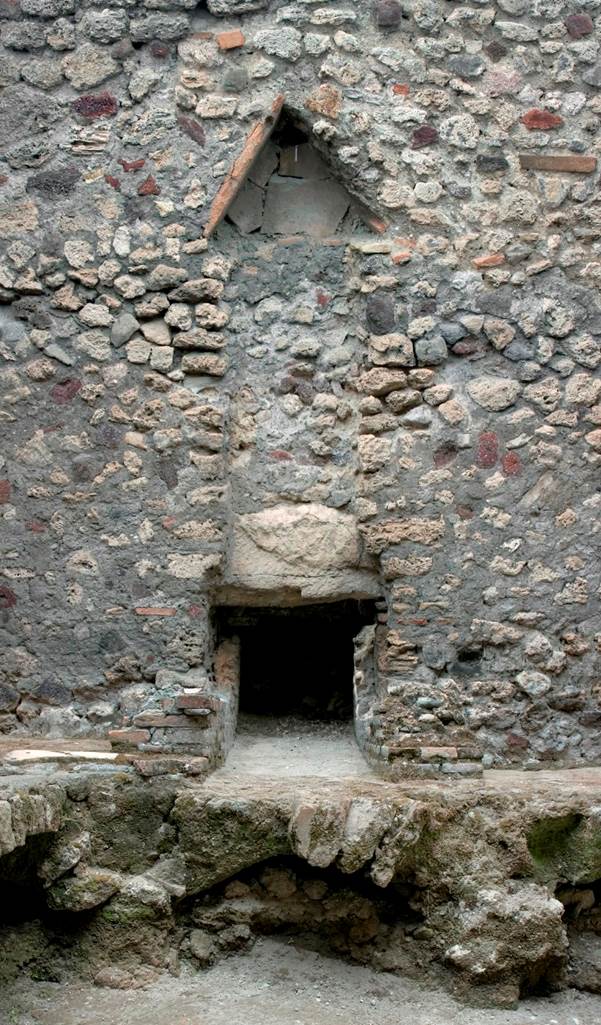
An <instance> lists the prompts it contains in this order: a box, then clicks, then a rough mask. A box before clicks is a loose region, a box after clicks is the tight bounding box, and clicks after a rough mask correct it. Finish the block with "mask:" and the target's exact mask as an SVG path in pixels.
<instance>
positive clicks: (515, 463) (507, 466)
mask: <svg viewBox="0 0 601 1025" xmlns="http://www.w3.org/2000/svg"><path fill="white" fill-rule="evenodd" d="M501 466H502V469H503V473H504V474H505V476H506V477H519V475H520V473H521V472H522V460H521V459H520V457H519V455H518V454H517V452H506V453H505V455H504V456H503V459H502V460H501Z"/></svg>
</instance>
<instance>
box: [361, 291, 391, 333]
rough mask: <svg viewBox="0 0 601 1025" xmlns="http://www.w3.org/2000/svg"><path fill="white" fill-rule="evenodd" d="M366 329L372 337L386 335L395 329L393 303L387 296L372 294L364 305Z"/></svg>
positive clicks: (378, 293) (377, 293) (379, 293)
mask: <svg viewBox="0 0 601 1025" xmlns="http://www.w3.org/2000/svg"><path fill="white" fill-rule="evenodd" d="M366 314H367V328H368V330H369V331H370V332H371V334H373V335H388V334H391V333H392V332H393V331H394V329H395V315H394V303H393V301H392V298H391V297H390V296H389V295H385V294H384V293H382V292H372V294H371V295H369V296H368V297H367V303H366Z"/></svg>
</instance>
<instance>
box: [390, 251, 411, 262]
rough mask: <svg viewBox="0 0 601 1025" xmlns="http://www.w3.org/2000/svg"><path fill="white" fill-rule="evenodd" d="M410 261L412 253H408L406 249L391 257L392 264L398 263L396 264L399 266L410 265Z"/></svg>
mask: <svg viewBox="0 0 601 1025" xmlns="http://www.w3.org/2000/svg"><path fill="white" fill-rule="evenodd" d="M410 259H411V253H410V252H408V251H407V250H406V249H405V250H403V251H402V252H400V253H393V254H392V256H391V260H392V262H393V263H396V264H399V263H409V260H410Z"/></svg>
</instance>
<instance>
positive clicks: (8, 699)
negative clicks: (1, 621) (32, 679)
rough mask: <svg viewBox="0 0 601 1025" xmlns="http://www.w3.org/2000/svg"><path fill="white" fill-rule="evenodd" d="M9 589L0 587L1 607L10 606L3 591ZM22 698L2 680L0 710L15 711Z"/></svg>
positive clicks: (0, 685)
mask: <svg viewBox="0 0 601 1025" xmlns="http://www.w3.org/2000/svg"><path fill="white" fill-rule="evenodd" d="M8 590H9V588H8V587H0V609H7V608H10V606H9V605H5V604H4V600H5V599H4V598H3V591H8ZM11 594H12V591H11ZM13 604H14V603H13ZM20 699H21V695H20V694H19V692H18V690H15V688H14V687H11V685H10V684H9V683H1V682H0V712H14V710H15V708H16V707H17V705H18V704H19V701H20Z"/></svg>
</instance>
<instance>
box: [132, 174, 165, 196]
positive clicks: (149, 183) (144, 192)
mask: <svg viewBox="0 0 601 1025" xmlns="http://www.w3.org/2000/svg"><path fill="white" fill-rule="evenodd" d="M160 192H161V190H160V188H159V186H158V185H157V183H156V181H155V179H154V178H153V177H152V175H151V174H149V175H148V178H146V180H145V181H143V182H142V184H141V185H138V195H139V196H158V195H160Z"/></svg>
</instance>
